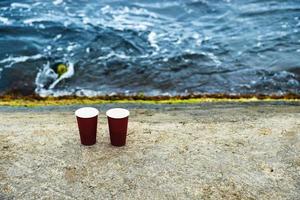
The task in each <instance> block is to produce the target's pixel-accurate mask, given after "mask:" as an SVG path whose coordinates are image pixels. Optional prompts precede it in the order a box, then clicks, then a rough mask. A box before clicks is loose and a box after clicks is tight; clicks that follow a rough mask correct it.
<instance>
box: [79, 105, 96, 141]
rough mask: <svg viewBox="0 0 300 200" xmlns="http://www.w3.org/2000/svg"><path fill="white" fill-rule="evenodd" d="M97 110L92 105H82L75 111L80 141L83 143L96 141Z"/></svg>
mask: <svg viewBox="0 0 300 200" xmlns="http://www.w3.org/2000/svg"><path fill="white" fill-rule="evenodd" d="M98 114H99V111H98V110H97V109H96V108H92V107H83V108H80V109H78V110H76V112H75V116H76V118H77V124H78V128H79V135H80V141H81V144H83V145H93V144H95V143H96V137H97V122H98Z"/></svg>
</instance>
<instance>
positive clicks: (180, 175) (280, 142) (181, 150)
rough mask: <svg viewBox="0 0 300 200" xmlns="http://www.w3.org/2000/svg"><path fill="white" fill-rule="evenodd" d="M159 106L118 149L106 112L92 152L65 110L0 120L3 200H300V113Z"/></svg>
mask: <svg viewBox="0 0 300 200" xmlns="http://www.w3.org/2000/svg"><path fill="white" fill-rule="evenodd" d="M120 106H122V105H120ZM123 106H124V105H123ZM95 107H97V106H95ZM99 107H100V106H99ZM99 107H98V108H99ZM163 107H164V106H162V107H161V108H160V109H142V108H138V109H134V108H132V109H131V116H130V122H129V131H128V141H127V146H126V147H121V148H117V147H113V146H111V145H110V144H109V137H108V129H107V124H106V118H105V116H104V113H105V110H103V109H102V110H101V112H100V118H99V127H98V137H97V140H98V142H97V143H96V145H94V146H91V147H86V146H82V145H80V142H79V134H78V130H77V126H76V123H75V117H74V114H73V112H72V111H70V109H69V110H68V109H66V110H65V111H62V110H63V109H62V108H60V110H59V111H55V109H54V110H53V109H52V110H47V109H44V110H39V111H35V109H27V110H25V111H24V110H20V109H16V108H7V109H4V111H3V110H2V111H0V119H1V120H0V151H1V154H0V199H300V154H299V153H300V140H299V139H300V106H299V105H269V104H264V105H257V104H255V105H252V104H239V105H235V104H233V105H232V104H230V105H225V104H224V105H222V104H218V105H215V104H205V105H190V106H188V105H187V106H178V107H176V106H175V107H170V108H163ZM74 109H75V108H74ZM29 110H31V111H29ZM71 110H72V109H71Z"/></svg>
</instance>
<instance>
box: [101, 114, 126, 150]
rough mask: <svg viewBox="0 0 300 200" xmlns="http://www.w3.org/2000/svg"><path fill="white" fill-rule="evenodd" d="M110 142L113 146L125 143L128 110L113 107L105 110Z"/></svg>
mask: <svg viewBox="0 0 300 200" xmlns="http://www.w3.org/2000/svg"><path fill="white" fill-rule="evenodd" d="M106 116H107V120H108V128H109V135H110V142H111V144H112V145H114V146H124V145H125V144H126V136H127V126H128V117H129V111H128V110H126V109H123V108H113V109H110V110H108V111H107V112H106Z"/></svg>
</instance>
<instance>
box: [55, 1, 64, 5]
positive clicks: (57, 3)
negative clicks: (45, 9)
mask: <svg viewBox="0 0 300 200" xmlns="http://www.w3.org/2000/svg"><path fill="white" fill-rule="evenodd" d="M63 2H64V1H63V0H53V4H54V5H59V4H62V3H63Z"/></svg>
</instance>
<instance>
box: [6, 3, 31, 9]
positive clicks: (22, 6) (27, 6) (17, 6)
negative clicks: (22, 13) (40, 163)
mask: <svg viewBox="0 0 300 200" xmlns="http://www.w3.org/2000/svg"><path fill="white" fill-rule="evenodd" d="M10 6H11V8H26V9H30V8H31V6H30V5H29V4H26V3H11V4H10Z"/></svg>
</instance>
